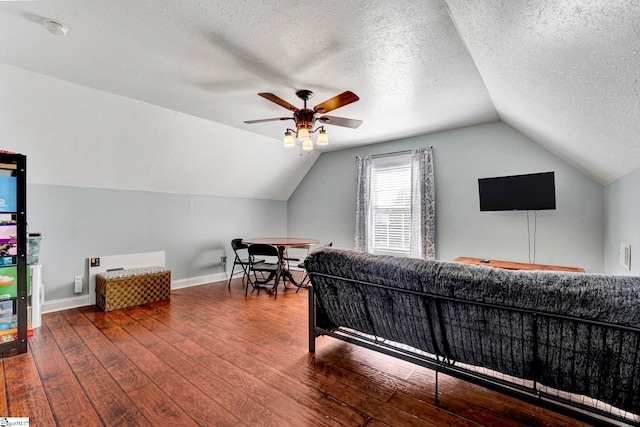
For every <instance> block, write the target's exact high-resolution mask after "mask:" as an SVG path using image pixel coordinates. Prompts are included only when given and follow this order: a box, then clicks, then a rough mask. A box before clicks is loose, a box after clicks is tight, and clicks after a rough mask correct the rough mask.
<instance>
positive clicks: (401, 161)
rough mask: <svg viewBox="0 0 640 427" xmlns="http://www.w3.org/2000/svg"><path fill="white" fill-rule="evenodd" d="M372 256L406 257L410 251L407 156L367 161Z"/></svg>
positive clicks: (408, 161)
mask: <svg viewBox="0 0 640 427" xmlns="http://www.w3.org/2000/svg"><path fill="white" fill-rule="evenodd" d="M371 218H372V222H373V223H372V228H371V230H372V235H371V236H370V239H371V243H372V246H373V247H372V252H373V253H374V254H383V255H404V256H408V255H409V253H410V250H411V156H410V155H401V156H393V157H382V158H377V159H372V161H371Z"/></svg>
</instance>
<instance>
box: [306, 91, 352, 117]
mask: <svg viewBox="0 0 640 427" xmlns="http://www.w3.org/2000/svg"><path fill="white" fill-rule="evenodd" d="M359 99H360V98H358V95H356V94H355V93H353V92H350V91H346V92H342V93H341V94H340V95H336V96H334V97H333V98H331V99H327V100H326V101H324V102H323V103H322V104H318V105H316V106H315V107H313V111H315V112H316V113H320V114H323V113H328V112H329V111H332V110H335V109H336V108H340V107H344V106H345V105H348V104H351V103H352V102H356V101H357V100H359Z"/></svg>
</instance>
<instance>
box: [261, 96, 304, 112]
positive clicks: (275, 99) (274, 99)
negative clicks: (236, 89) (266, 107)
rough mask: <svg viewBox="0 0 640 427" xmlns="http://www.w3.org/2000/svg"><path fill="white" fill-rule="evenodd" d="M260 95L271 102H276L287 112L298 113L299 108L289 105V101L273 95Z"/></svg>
mask: <svg viewBox="0 0 640 427" xmlns="http://www.w3.org/2000/svg"><path fill="white" fill-rule="evenodd" d="M258 95H260V96H261V97H263V98H266V99H268V100H269V101H271V102H275V103H276V104H278V105H280V106H281V107H284V108H286V109H287V110H290V111H298V110H299V108H298V107H296V106H294V105H291V104H289V103H288V102H287V101H285V100H284V99H282V98H280V97H279V96H276V95H274V94H272V93H264V92H263V93H259V94H258Z"/></svg>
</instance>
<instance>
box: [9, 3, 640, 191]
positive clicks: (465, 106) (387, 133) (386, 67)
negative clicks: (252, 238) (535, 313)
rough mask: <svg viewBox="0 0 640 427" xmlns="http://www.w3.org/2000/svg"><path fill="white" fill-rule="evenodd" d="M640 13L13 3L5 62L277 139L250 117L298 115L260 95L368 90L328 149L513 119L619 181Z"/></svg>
mask: <svg viewBox="0 0 640 427" xmlns="http://www.w3.org/2000/svg"><path fill="white" fill-rule="evenodd" d="M43 18H55V19H58V20H60V21H62V22H64V23H65V24H67V25H68V26H69V27H70V29H71V30H70V32H69V34H68V35H67V36H66V37H56V36H52V35H50V34H48V33H47V32H46V31H45V29H44V28H43V27H42V25H41V21H42V19H43ZM639 22H640V6H639V5H638V1H628V2H624V1H618V2H610V1H604V0H603V1H587V0H582V1H575V0H563V1H551V0H549V1H543V0H529V1H513V0H511V1H509V0H485V1H475V0H474V1H472V0H466V1H465V0H447V1H444V0H438V1H431V0H430V1H427V0H405V1H393V2H392V1H382V0H378V1H375V0H374V1H364V0H353V1H344V0H340V1H333V0H329V1H323V2H317V1H304V0H281V1H276V0H271V1H266V0H262V1H257V0H256V1H233V2H230V1H207V2H204V1H195V0H181V1H177V0H176V1H166V0H136V1H135V2H134V1H131V2H124V1H113V0H106V1H90V2H87V1H84V0H59V1H58V0H51V1H29V2H7V1H5V2H0V24H2V25H1V27H0V39H1V40H2V49H1V50H0V63H3V64H6V65H9V66H12V67H17V68H21V69H25V70H29V71H32V72H35V73H38V74H43V75H46V76H51V77H55V78H57V79H61V80H64V81H68V82H73V83H76V84H79V85H82V86H86V87H89V88H93V89H98V90H100V91H104V92H109V93H113V94H117V95H121V96H124V97H127V98H131V99H134V100H139V101H142V102H145V103H149V104H153V105H157V106H160V107H163V108H166V109H169V110H173V111H177V112H181V113H185V114H188V115H192V116H195V117H199V118H203V119H206V120H210V121H213V122H217V123H221V124H224V125H228V126H232V127H235V128H238V129H241V130H244V131H247V132H250V134H248V135H251V134H256V135H260V136H261V138H263V137H268V138H273V141H274V144H278V142H277V141H279V140H280V139H281V137H282V135H283V132H284V130H285V127H286V126H285V125H284V124H283V122H271V123H260V124H253V125H246V124H244V123H243V121H244V120H249V119H262V118H271V117H280V116H286V115H288V113H287V111H286V110H285V109H283V108H281V107H279V106H278V105H276V104H273V103H271V102H269V101H267V100H265V99H263V98H260V97H258V96H257V93H259V92H272V93H274V94H276V95H278V96H280V97H281V98H283V99H285V100H287V101H288V102H290V103H292V104H294V105H299V106H302V105H301V101H300V100H299V99H297V98H296V96H295V91H296V90H297V89H302V88H304V89H311V90H313V91H314V92H315V96H314V98H313V99H312V100H311V102H310V104H311V105H315V104H316V103H320V102H322V101H324V100H325V99H328V98H330V97H333V96H334V95H337V94H339V93H341V92H343V91H345V90H351V91H353V92H355V93H356V94H358V95H359V96H360V101H359V102H357V103H354V104H351V105H348V106H345V107H343V108H341V109H338V110H335V111H333V112H331V115H334V116H339V117H347V118H354V119H360V120H363V121H364V124H363V125H362V126H361V127H360V128H358V129H347V128H341V127H336V126H332V127H330V128H328V129H327V133H328V135H329V138H330V141H331V145H330V146H329V147H328V148H327V149H339V148H345V147H350V146H354V145H358V144H370V143H374V142H378V141H385V140H391V139H396V138H400V137H404V136H412V135H418V134H423V133H431V132H437V131H442V130H446V129H451V128H456V127H462V126H468V125H472V124H478V123H486V122H491V121H495V120H499V119H502V120H504V121H505V122H507V123H508V124H510V125H511V126H513V127H514V128H516V129H518V130H520V131H521V132H523V133H525V134H527V135H529V136H530V137H531V138H533V139H534V140H535V141H537V142H538V143H540V144H541V145H543V146H545V147H547V148H548V149H549V150H551V151H553V152H555V153H556V154H558V155H559V156H561V157H562V158H564V159H565V160H567V161H569V162H571V163H572V164H574V165H576V166H577V167H578V168H580V169H581V170H583V171H585V172H587V173H589V174H590V175H591V176H593V177H594V178H596V179H597V180H599V181H600V182H602V183H609V182H611V181H612V180H615V179H616V178H618V177H620V176H622V175H623V174H625V173H627V172H629V171H631V170H633V169H635V168H638V167H640V149H639V148H638V147H639V145H638V143H637V139H638V135H640V120H639V118H640V97H639V95H640V83H638V79H639V77H640V66H639V65H638V64H639V61H638V55H637V52H638V46H640V24H639ZM286 123H287V124H289V123H290V122H286ZM228 143H229V144H242V143H243V141H242V140H239V141H229V142H228Z"/></svg>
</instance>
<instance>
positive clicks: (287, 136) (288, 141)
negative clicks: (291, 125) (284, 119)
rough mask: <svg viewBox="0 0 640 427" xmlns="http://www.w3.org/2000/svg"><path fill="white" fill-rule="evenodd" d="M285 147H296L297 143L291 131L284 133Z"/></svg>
mask: <svg viewBox="0 0 640 427" xmlns="http://www.w3.org/2000/svg"><path fill="white" fill-rule="evenodd" d="M284 146H285V147H288V148H290V147H295V146H296V141H295V140H294V139H293V135H292V134H291V131H289V130H288V131H286V132H285V133H284Z"/></svg>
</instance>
